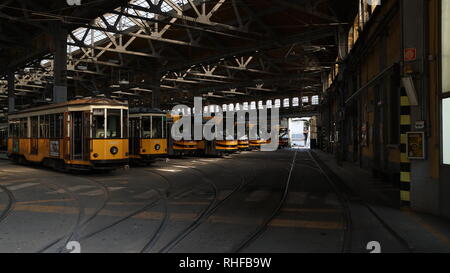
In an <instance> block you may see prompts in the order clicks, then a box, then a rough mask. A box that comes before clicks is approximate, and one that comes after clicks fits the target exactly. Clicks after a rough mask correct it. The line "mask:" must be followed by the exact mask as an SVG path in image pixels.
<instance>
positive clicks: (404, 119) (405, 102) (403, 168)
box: [400, 88, 411, 207]
mask: <svg viewBox="0 0 450 273" xmlns="http://www.w3.org/2000/svg"><path fill="white" fill-rule="evenodd" d="M410 105H411V104H410V102H409V98H408V95H407V93H406V91H405V89H404V88H401V93H400V144H401V151H400V200H401V205H402V206H403V207H409V206H410V205H411V161H410V160H409V157H408V152H407V145H408V135H407V133H408V132H410V131H411V106H410Z"/></svg>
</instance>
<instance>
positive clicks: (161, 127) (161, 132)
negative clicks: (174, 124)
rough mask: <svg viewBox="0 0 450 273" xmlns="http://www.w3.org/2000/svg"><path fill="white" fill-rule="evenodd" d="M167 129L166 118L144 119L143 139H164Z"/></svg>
mask: <svg viewBox="0 0 450 273" xmlns="http://www.w3.org/2000/svg"><path fill="white" fill-rule="evenodd" d="M165 128H166V117H165V116H144V117H142V138H147V139H163V138H165Z"/></svg>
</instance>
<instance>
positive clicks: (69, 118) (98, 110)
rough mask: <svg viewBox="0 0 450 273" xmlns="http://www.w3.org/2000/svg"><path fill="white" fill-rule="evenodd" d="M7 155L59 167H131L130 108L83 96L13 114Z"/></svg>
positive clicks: (24, 160)
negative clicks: (129, 148)
mask: <svg viewBox="0 0 450 273" xmlns="http://www.w3.org/2000/svg"><path fill="white" fill-rule="evenodd" d="M8 121H9V138H8V156H9V157H10V158H11V159H12V160H13V161H15V162H19V163H26V162H33V163H39V164H43V165H45V166H48V167H52V168H55V169H58V170H61V169H76V170H93V169H96V170H113V169H116V168H119V167H122V166H125V165H128V106H127V104H125V103H122V102H119V101H115V100H110V99H81V100H74V101H70V102H67V103H61V104H53V105H45V106H41V107H37V108H32V109H27V110H23V111H20V112H16V113H14V114H10V115H9V118H8Z"/></svg>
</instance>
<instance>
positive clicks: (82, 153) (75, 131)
mask: <svg viewBox="0 0 450 273" xmlns="http://www.w3.org/2000/svg"><path fill="white" fill-rule="evenodd" d="M71 120H72V124H71V125H72V126H71V127H72V128H71V129H72V130H71V131H72V132H71V136H72V138H71V145H70V147H71V150H70V153H71V160H88V159H89V112H72V113H71Z"/></svg>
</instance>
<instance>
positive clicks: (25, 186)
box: [8, 183, 39, 191]
mask: <svg viewBox="0 0 450 273" xmlns="http://www.w3.org/2000/svg"><path fill="white" fill-rule="evenodd" d="M36 185H39V183H25V184H20V185H16V186H10V187H8V190H10V191H18V190H22V189H26V188H29V187H33V186H36Z"/></svg>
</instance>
